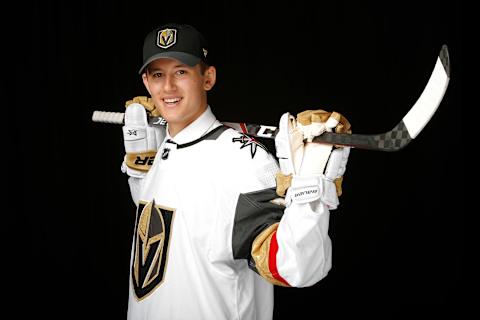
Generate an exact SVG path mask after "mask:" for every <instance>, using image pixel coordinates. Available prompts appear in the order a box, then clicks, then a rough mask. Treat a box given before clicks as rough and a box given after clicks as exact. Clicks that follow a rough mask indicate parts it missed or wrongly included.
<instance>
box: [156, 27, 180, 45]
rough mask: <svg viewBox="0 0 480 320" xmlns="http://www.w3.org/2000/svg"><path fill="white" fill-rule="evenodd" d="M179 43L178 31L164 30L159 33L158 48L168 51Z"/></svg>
mask: <svg viewBox="0 0 480 320" xmlns="http://www.w3.org/2000/svg"><path fill="white" fill-rule="evenodd" d="M175 43H177V29H168V28H167V29H163V30H160V31H158V34H157V46H159V47H160V48H162V49H168V48H170V47H171V46H173V45H174V44H175Z"/></svg>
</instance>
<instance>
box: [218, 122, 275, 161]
mask: <svg viewBox="0 0 480 320" xmlns="http://www.w3.org/2000/svg"><path fill="white" fill-rule="evenodd" d="M219 143H221V145H222V147H224V148H225V152H226V153H227V156H228V157H231V158H236V159H239V160H241V161H247V162H260V163H261V162H264V161H267V162H270V161H276V160H275V157H274V156H273V154H272V153H271V152H270V150H269V149H268V148H267V147H266V146H265V145H264V144H262V143H261V142H260V141H258V140H257V139H255V138H254V137H252V136H249V135H246V134H244V133H242V132H238V131H237V130H235V129H232V128H227V129H226V130H225V132H223V133H222V135H221V136H220V137H219Z"/></svg>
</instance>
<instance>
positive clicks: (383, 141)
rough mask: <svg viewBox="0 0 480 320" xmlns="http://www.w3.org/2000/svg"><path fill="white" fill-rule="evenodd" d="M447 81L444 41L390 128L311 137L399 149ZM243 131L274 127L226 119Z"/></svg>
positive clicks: (269, 132)
mask: <svg viewBox="0 0 480 320" xmlns="http://www.w3.org/2000/svg"><path fill="white" fill-rule="evenodd" d="M449 81H450V58H449V54H448V48H447V46H446V45H443V46H442V49H441V50H440V53H439V55H438V58H437V61H436V63H435V67H434V69H433V72H432V74H431V76H430V79H429V80H428V82H427V85H426V86H425V88H424V90H423V92H422V94H421V95H420V97H419V98H418V100H417V101H416V103H415V104H414V105H413V107H412V108H411V109H410V110H409V111H408V113H407V114H406V115H405V116H404V117H403V119H402V120H401V121H400V122H399V123H398V124H397V125H396V126H395V127H394V128H393V129H392V130H390V131H388V132H385V133H380V134H340V133H331V132H325V133H323V134H322V135H320V136H317V137H315V138H314V139H313V142H317V143H327V144H334V145H342V146H349V147H353V148H359V149H368V150H378V151H399V150H401V149H403V148H404V147H405V146H407V145H408V144H409V143H410V142H411V141H412V140H413V139H415V137H417V136H418V134H419V133H420V132H421V131H422V129H423V128H424V127H425V125H426V124H427V123H428V122H429V121H430V119H431V118H432V116H433V114H434V113H435V111H437V109H438V107H439V105H440V103H441V102H442V99H443V96H444V95H445V91H446V90H447V87H448V83H449ZM224 124H225V125H228V126H231V127H233V128H234V129H236V130H239V131H242V132H243V133H246V134H249V135H252V136H255V137H262V138H275V136H276V134H277V133H278V129H277V127H273V126H265V125H256V124H248V123H231V122H230V123H229V122H224Z"/></svg>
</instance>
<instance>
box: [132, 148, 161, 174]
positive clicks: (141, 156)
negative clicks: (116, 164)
mask: <svg viewBox="0 0 480 320" xmlns="http://www.w3.org/2000/svg"><path fill="white" fill-rule="evenodd" d="M156 154H157V152H156V151H146V152H137V153H127V154H126V155H125V163H126V165H127V167H129V168H131V169H134V170H138V171H142V172H147V171H148V170H150V168H151V167H152V165H153V160H154V159H155V155H156Z"/></svg>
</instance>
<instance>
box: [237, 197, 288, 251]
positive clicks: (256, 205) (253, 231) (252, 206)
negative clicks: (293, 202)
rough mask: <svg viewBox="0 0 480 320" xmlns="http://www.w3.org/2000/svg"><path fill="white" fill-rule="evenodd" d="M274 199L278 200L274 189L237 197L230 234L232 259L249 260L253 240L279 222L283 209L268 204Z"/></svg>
mask: <svg viewBox="0 0 480 320" xmlns="http://www.w3.org/2000/svg"><path fill="white" fill-rule="evenodd" d="M275 198H278V196H277V194H276V192H275V188H269V189H264V190H260V191H256V192H250V193H241V194H240V195H239V197H238V202H237V208H236V210H235V221H234V225H233V234H232V249H233V258H234V259H247V260H250V257H251V249H252V243H253V240H255V238H256V237H257V236H258V235H259V234H260V233H261V232H262V231H263V230H264V229H265V228H268V227H269V226H271V225H272V224H274V223H277V222H279V221H280V219H281V218H282V216H283V211H284V209H285V208H284V207H282V206H280V205H277V204H274V203H272V202H270V201H271V200H273V199H275Z"/></svg>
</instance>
